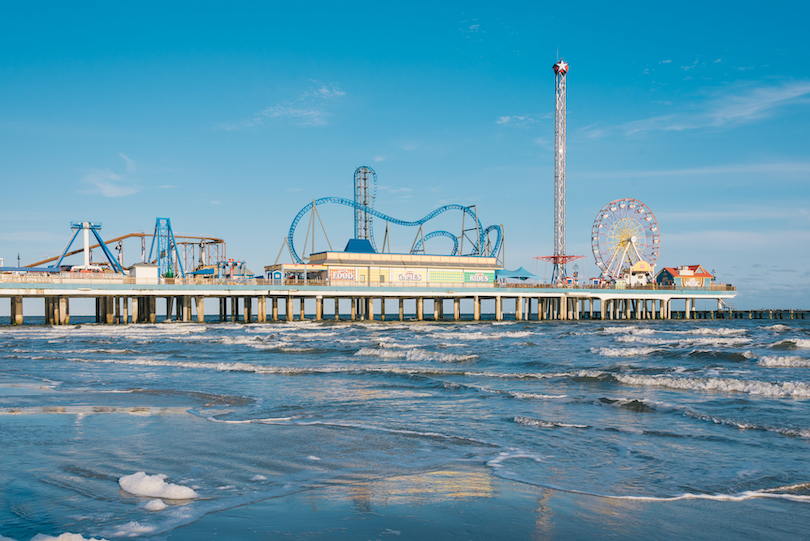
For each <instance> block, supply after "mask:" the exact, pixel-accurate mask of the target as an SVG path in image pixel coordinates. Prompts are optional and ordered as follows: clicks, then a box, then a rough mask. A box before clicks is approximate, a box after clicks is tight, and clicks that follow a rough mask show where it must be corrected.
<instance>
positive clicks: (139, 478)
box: [118, 471, 200, 500]
mask: <svg viewBox="0 0 810 541" xmlns="http://www.w3.org/2000/svg"><path fill="white" fill-rule="evenodd" d="M165 479H166V476H165V475H163V474H158V475H146V473H144V472H142V471H139V472H137V473H133V474H132V475H125V476H123V477H121V478H120V479H119V480H118V484H119V485H120V486H121V488H122V489H124V490H125V491H126V492H129V493H130V494H134V495H135V496H148V497H150V498H166V499H169V500H190V499H192V498H198V497H199V496H200V495H199V494H197V493H196V492H194V490H192V489H190V488H189V487H184V486H180V485H175V484H172V483H167V482H166V481H165Z"/></svg>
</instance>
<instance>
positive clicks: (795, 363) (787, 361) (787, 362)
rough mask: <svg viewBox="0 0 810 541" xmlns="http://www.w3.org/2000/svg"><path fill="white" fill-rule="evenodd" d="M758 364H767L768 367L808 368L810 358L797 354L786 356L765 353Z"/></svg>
mask: <svg viewBox="0 0 810 541" xmlns="http://www.w3.org/2000/svg"><path fill="white" fill-rule="evenodd" d="M757 364H758V365H760V366H767V367H768V368H808V367H810V359H804V358H802V357H797V356H795V355H788V356H786V357H771V356H768V355H763V356H762V357H760V358H759V361H757Z"/></svg>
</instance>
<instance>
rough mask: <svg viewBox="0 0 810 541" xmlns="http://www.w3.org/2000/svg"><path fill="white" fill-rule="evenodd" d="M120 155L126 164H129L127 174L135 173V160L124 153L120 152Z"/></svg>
mask: <svg viewBox="0 0 810 541" xmlns="http://www.w3.org/2000/svg"><path fill="white" fill-rule="evenodd" d="M118 155H119V156H121V157H122V158H123V159H124V161H125V162H126V164H127V172H128V173H134V172H135V169H136V168H135V160H133V159H131V158H129V157H128V156H127V155H126V154H124V153H123V152H119V153H118Z"/></svg>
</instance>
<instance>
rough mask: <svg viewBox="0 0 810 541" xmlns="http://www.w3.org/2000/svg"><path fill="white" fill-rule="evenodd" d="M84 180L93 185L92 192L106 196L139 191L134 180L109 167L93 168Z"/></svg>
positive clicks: (130, 193) (123, 194)
mask: <svg viewBox="0 0 810 541" xmlns="http://www.w3.org/2000/svg"><path fill="white" fill-rule="evenodd" d="M84 181H85V182H86V183H88V184H90V185H91V186H92V188H91V189H90V193H100V194H101V195H103V196H104V197H124V196H127V195H132V194H134V193H137V192H138V191H139V189H138V187H137V186H135V183H134V182H132V181H130V180H128V179H126V178H124V177H121V176H120V175H117V174H116V173H113V172H112V171H110V170H109V169H91V170H90V172H88V173H87V174H86V175H85V177H84Z"/></svg>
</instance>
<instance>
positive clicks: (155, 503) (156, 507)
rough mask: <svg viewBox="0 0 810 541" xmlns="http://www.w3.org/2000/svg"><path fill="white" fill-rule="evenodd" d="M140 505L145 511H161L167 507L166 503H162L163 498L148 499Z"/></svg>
mask: <svg viewBox="0 0 810 541" xmlns="http://www.w3.org/2000/svg"><path fill="white" fill-rule="evenodd" d="M141 507H143V508H144V509H146V510H147V511H163V510H164V509H166V508H167V507H168V505H166V504H165V503H163V500H160V499H158V500H149V501H148V502H146V503H145V504H143V505H141Z"/></svg>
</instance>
